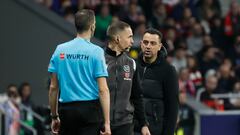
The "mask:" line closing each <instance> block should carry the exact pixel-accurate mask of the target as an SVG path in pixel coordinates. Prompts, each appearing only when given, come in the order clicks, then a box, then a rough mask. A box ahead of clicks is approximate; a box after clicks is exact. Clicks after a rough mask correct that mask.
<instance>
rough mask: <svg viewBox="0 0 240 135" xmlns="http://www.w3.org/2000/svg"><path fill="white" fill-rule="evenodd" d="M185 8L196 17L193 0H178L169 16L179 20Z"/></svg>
mask: <svg viewBox="0 0 240 135" xmlns="http://www.w3.org/2000/svg"><path fill="white" fill-rule="evenodd" d="M185 8H190V10H191V12H192V15H193V16H194V17H196V10H195V9H196V7H195V5H194V0H180V2H179V3H178V4H177V5H176V6H174V8H173V12H172V14H171V16H172V17H173V18H174V19H175V20H177V21H179V20H180V19H181V15H182V14H183V11H184V9H185Z"/></svg>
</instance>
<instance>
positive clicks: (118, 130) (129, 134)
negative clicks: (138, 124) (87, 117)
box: [111, 123, 134, 135]
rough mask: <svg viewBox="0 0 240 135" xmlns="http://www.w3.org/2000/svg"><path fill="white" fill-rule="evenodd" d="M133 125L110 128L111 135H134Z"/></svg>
mask: <svg viewBox="0 0 240 135" xmlns="http://www.w3.org/2000/svg"><path fill="white" fill-rule="evenodd" d="M133 128H134V126H133V124H132V123H131V124H125V125H121V126H111V132H112V135H134V132H133Z"/></svg>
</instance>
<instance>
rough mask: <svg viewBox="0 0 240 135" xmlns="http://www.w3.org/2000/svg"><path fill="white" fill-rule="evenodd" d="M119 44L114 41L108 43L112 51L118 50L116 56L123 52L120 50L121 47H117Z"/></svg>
mask: <svg viewBox="0 0 240 135" xmlns="http://www.w3.org/2000/svg"><path fill="white" fill-rule="evenodd" d="M117 46H118V45H117V44H114V43H112V42H109V43H108V47H109V48H110V49H111V50H112V51H115V52H116V56H118V55H119V54H121V53H122V51H120V49H119V48H118V47H117Z"/></svg>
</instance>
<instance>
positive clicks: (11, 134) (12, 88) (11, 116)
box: [2, 84, 20, 135]
mask: <svg viewBox="0 0 240 135" xmlns="http://www.w3.org/2000/svg"><path fill="white" fill-rule="evenodd" d="M7 95H8V100H7V101H6V102H4V103H3V105H2V108H3V109H4V111H5V114H6V117H5V126H6V127H7V128H6V129H7V131H6V132H7V134H8V135H18V134H19V132H20V123H19V122H18V121H19V120H20V112H19V107H18V104H19V103H20V97H19V94H18V91H17V86H16V85H14V84H10V85H8V87H7Z"/></svg>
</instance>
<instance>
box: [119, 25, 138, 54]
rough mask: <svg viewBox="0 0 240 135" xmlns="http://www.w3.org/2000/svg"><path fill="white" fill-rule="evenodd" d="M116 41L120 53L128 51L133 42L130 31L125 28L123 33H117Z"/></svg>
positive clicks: (128, 28)
mask: <svg viewBox="0 0 240 135" xmlns="http://www.w3.org/2000/svg"><path fill="white" fill-rule="evenodd" d="M117 40H118V43H119V44H118V46H119V49H120V50H121V51H129V49H130V48H131V46H132V45H133V42H134V41H133V32H132V29H131V28H130V27H127V28H125V29H124V30H123V31H121V32H119V35H118V38H117Z"/></svg>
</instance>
